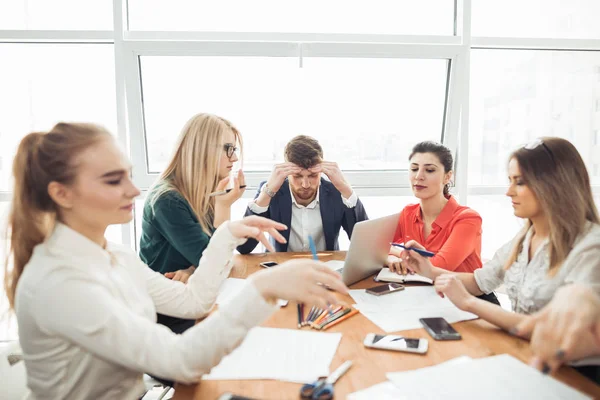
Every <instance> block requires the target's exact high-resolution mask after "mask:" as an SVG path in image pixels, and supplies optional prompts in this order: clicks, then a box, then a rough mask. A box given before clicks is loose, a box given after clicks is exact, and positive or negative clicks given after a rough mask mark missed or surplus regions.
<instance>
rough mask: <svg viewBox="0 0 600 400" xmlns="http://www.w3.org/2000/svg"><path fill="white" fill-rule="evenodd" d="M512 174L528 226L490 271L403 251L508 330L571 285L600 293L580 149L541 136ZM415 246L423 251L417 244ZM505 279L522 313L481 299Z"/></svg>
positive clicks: (520, 154) (597, 233)
mask: <svg viewBox="0 0 600 400" xmlns="http://www.w3.org/2000/svg"><path fill="white" fill-rule="evenodd" d="M508 175H509V176H508V178H509V182H510V184H509V187H508V190H507V192H506V195H507V196H508V197H510V198H511V200H512V205H513V209H514V214H515V215H516V216H517V217H520V218H523V219H525V220H526V223H525V226H524V227H523V229H522V231H521V232H519V233H518V234H517V236H516V237H515V238H514V239H513V240H512V241H510V242H509V243H507V244H505V245H504V246H503V247H502V248H500V249H499V250H498V251H497V252H496V254H495V255H494V258H493V259H492V260H491V261H489V262H488V263H486V264H485V265H484V266H483V267H482V268H480V269H478V270H476V271H475V272H474V273H448V271H446V270H442V269H440V268H437V267H434V266H432V265H431V263H430V262H429V261H428V260H427V259H425V258H423V257H421V256H420V255H419V254H417V253H416V252H414V251H404V252H403V253H402V258H403V259H405V260H406V261H407V262H408V263H409V266H410V267H411V268H412V269H414V270H415V271H416V272H418V273H419V274H421V275H424V276H427V277H429V278H431V279H434V280H435V288H436V290H437V291H438V293H440V295H441V296H442V297H443V296H447V297H448V298H449V299H450V300H451V301H452V302H453V303H454V304H455V305H456V306H457V307H459V308H460V309H462V310H466V311H469V312H472V313H474V314H476V315H478V316H479V317H481V318H483V319H485V320H487V321H489V322H491V323H493V324H495V325H497V326H499V327H501V328H503V329H505V330H511V329H512V328H515V327H516V326H517V324H518V323H519V322H521V321H522V320H523V319H524V318H525V315H526V314H531V313H534V312H536V311H538V310H540V309H541V308H542V307H543V306H545V305H546V304H547V303H548V302H549V301H550V300H551V299H552V296H553V295H554V293H555V292H556V290H557V289H558V288H559V287H561V286H563V285H566V284H568V283H571V282H576V283H577V282H579V283H585V284H587V285H589V286H591V287H592V289H593V290H594V291H595V292H596V293H600V225H599V218H598V212H597V210H596V206H595V204H594V198H593V196H592V191H591V187H590V179H589V176H588V172H587V170H586V167H585V164H584V162H583V160H582V158H581V156H580V155H579V153H578V152H577V149H576V148H575V146H573V145H572V144H571V143H570V142H569V141H567V140H565V139H560V138H556V137H552V138H542V139H538V140H536V141H534V142H532V143H530V144H528V145H526V146H524V147H522V148H520V149H518V150H516V151H515V152H513V153H512V155H511V157H510V159H509V164H508ZM491 234H493V233H491ZM407 246H409V247H410V246H415V247H417V248H422V246H421V245H419V244H418V243H416V242H408V243H407ZM502 284H504V285H505V287H506V292H507V294H508V297H509V298H510V301H511V303H512V307H513V310H514V311H515V312H514V313H511V312H508V311H505V310H503V309H502V308H501V307H500V306H497V305H495V304H491V303H489V302H485V301H481V300H480V299H478V298H476V297H475V296H478V295H481V294H482V293H491V292H492V291H493V290H494V289H496V288H498V287H499V286H500V285H502Z"/></svg>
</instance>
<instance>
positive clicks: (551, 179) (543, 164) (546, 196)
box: [505, 137, 600, 276]
mask: <svg viewBox="0 0 600 400" xmlns="http://www.w3.org/2000/svg"><path fill="white" fill-rule="evenodd" d="M512 159H515V160H516V161H517V163H518V164H519V170H520V171H521V176H522V178H523V181H524V182H525V184H526V185H527V186H528V187H529V189H531V191H532V192H533V193H534V195H535V197H536V199H537V201H538V202H539V203H540V207H541V209H542V210H543V212H544V215H545V216H546V218H547V220H548V225H549V226H550V236H549V240H550V246H549V252H550V254H549V255H550V269H549V271H548V274H549V276H554V275H555V274H556V272H557V271H558V268H559V267H560V266H561V264H562V263H563V261H564V260H565V259H566V258H567V256H568V255H569V253H570V252H571V250H572V248H573V245H574V243H575V241H576V240H577V238H578V236H579V235H581V234H582V233H584V230H585V228H586V225H587V224H586V222H587V221H590V222H593V223H596V224H597V223H599V222H600V219H599V218H598V210H597V209H596V204H595V203H594V197H593V195H592V188H591V186H590V177H589V175H588V171H587V169H586V167H585V163H584V162H583V159H582V158H581V155H580V154H579V152H578V151H577V149H576V148H575V146H573V144H571V142H569V141H568V140H565V139H562V138H557V137H544V138H540V139H539V140H538V141H536V142H534V143H533V145H527V146H524V147H521V148H520V149H518V150H516V151H514V152H513V153H512V154H511V156H510V158H509V160H512ZM529 227H531V221H530V220H529V221H527V223H526V224H525V226H524V227H523V230H521V232H520V233H519V235H518V236H517V242H516V244H515V247H514V248H513V251H512V253H511V256H510V257H509V259H508V262H507V263H506V265H505V269H508V268H510V266H511V265H512V264H513V263H514V262H515V260H516V259H517V256H518V254H519V253H520V252H521V251H522V250H523V241H524V239H525V236H526V234H527V230H528V229H529Z"/></svg>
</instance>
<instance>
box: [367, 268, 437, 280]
mask: <svg viewBox="0 0 600 400" xmlns="http://www.w3.org/2000/svg"><path fill="white" fill-rule="evenodd" d="M377 280H378V281H380V282H396V283H406V282H422V283H430V284H433V281H432V280H431V279H429V278H426V277H424V276H421V275H419V274H412V275H410V274H408V275H399V274H397V273H395V272H390V269H389V268H382V269H381V271H379V275H377Z"/></svg>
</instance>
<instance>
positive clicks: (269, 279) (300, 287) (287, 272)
mask: <svg viewBox="0 0 600 400" xmlns="http://www.w3.org/2000/svg"><path fill="white" fill-rule="evenodd" d="M248 280H249V281H250V282H252V283H253V284H254V285H255V286H256V288H257V289H258V291H259V292H260V294H261V295H262V296H263V297H264V298H265V299H266V300H268V301H275V300H276V299H284V300H291V301H296V302H299V303H304V304H307V305H309V306H317V307H319V308H322V309H327V308H328V307H329V305H331V304H338V303H339V301H338V299H337V298H336V297H335V295H334V294H333V292H331V291H329V290H328V289H327V288H326V286H327V287H329V288H331V289H332V290H334V291H336V292H338V293H342V294H348V288H347V287H346V285H344V283H343V282H342V279H341V277H340V274H338V273H337V272H335V271H332V270H330V269H329V268H327V266H326V265H325V264H323V263H322V262H319V261H313V260H291V261H286V262H284V263H282V264H280V265H278V266H277V267H275V268H270V269H268V270H263V271H260V272H257V273H255V274H253V275H252V276H251V277H250V278H248Z"/></svg>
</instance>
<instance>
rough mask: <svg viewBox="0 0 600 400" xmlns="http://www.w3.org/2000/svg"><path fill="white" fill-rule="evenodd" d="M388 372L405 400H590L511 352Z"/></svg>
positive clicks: (389, 377)
mask: <svg viewBox="0 0 600 400" xmlns="http://www.w3.org/2000/svg"><path fill="white" fill-rule="evenodd" d="M386 375H387V377H388V379H389V380H391V381H392V382H393V383H394V384H395V385H396V386H397V387H398V388H401V389H402V391H403V396H404V398H406V399H444V400H454V399H456V400H464V399H474V400H481V399H502V400H514V399H545V400H553V399H556V400H558V399H569V400H579V399H589V397H587V396H586V395H584V394H582V393H580V392H578V391H576V390H575V389H572V388H570V387H569V386H567V385H565V384H564V383H562V382H559V381H557V380H556V379H554V378H552V377H550V376H547V375H542V374H541V373H540V372H539V371H537V370H535V369H533V368H531V367H529V366H527V365H525V364H523V363H522V362H520V361H519V360H517V359H516V358H514V357H512V356H510V355H508V354H501V355H498V356H492V357H486V358H480V359H474V360H473V361H471V362H466V363H460V364H440V365H436V366H433V367H428V368H421V369H418V370H415V371H405V372H391V373H388V374H386Z"/></svg>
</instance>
